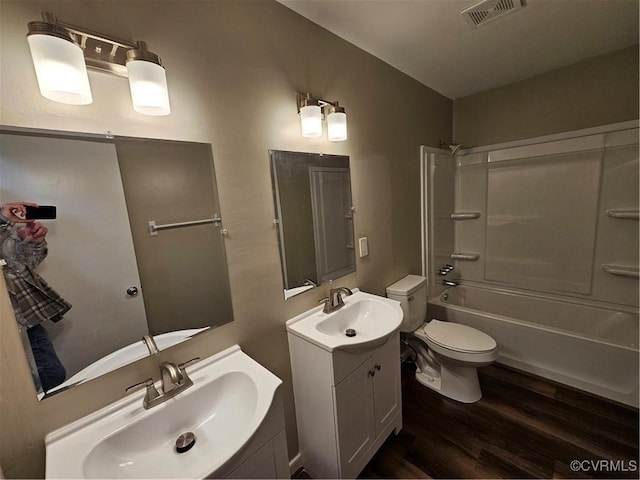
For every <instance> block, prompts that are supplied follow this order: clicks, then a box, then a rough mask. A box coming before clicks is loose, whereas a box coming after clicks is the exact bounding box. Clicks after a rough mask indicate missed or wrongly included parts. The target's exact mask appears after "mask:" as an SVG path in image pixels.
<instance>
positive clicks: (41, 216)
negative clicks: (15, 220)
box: [25, 205, 56, 220]
mask: <svg viewBox="0 0 640 480" xmlns="http://www.w3.org/2000/svg"><path fill="white" fill-rule="evenodd" d="M25 209H26V210H27V214H26V216H25V219H27V220H53V219H54V218H56V207H55V206H53V205H40V206H39V207H32V206H30V205H25Z"/></svg>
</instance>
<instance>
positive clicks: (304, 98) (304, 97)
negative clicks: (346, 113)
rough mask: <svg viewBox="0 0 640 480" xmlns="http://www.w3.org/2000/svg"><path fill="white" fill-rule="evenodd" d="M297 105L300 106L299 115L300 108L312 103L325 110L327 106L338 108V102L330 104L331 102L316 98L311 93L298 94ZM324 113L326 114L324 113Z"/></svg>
mask: <svg viewBox="0 0 640 480" xmlns="http://www.w3.org/2000/svg"><path fill="white" fill-rule="evenodd" d="M296 103H297V106H298V113H300V108H302V107H304V106H305V105H309V104H310V103H314V104H317V105H319V106H320V107H322V108H323V110H324V107H327V106H332V107H337V106H339V105H338V102H337V101H335V102H330V101H329V100H324V99H323V98H315V97H313V96H312V95H311V94H310V93H300V92H296ZM323 113H324V112H323Z"/></svg>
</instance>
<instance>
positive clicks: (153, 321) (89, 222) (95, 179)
mask: <svg viewBox="0 0 640 480" xmlns="http://www.w3.org/2000/svg"><path fill="white" fill-rule="evenodd" d="M16 201H30V202H35V203H38V204H40V205H55V206H56V207H57V218H56V219H55V220H41V223H42V224H43V225H45V226H46V227H47V228H48V233H47V237H46V238H47V244H48V255H47V257H46V258H45V259H44V261H42V263H40V264H39V265H38V266H37V268H36V272H37V273H38V274H39V275H41V276H42V278H44V279H45V280H46V282H47V283H49V285H50V286H51V287H52V288H53V289H54V290H56V291H57V292H58V293H59V294H60V295H61V296H62V297H63V298H64V299H65V300H67V301H68V302H69V303H70V304H71V305H72V308H71V309H70V310H69V311H68V312H67V313H66V314H65V315H64V318H63V319H62V320H61V321H59V322H57V323H52V322H50V321H46V322H44V326H45V327H46V329H47V331H48V333H49V335H50V337H51V340H52V343H53V345H54V348H55V350H56V353H57V355H58V357H59V359H60V361H61V363H62V364H63V366H64V367H65V369H66V379H67V380H66V381H65V382H64V383H63V384H62V385H58V386H57V387H55V388H51V389H45V390H48V392H45V393H47V394H51V393H52V392H54V391H60V390H61V389H64V388H66V387H69V386H72V385H74V384H76V383H78V382H83V381H86V380H90V379H91V378H94V377H95V376H96V375H100V374H103V373H106V372H108V371H110V370H112V369H114V368H118V367H120V366H123V365H125V364H127V363H130V362H131V361H135V360H137V359H139V358H142V357H143V356H146V355H148V351H147V349H146V347H144V344H143V343H142V342H141V338H142V336H143V335H145V334H149V335H153V336H155V338H156V343H157V344H158V346H159V348H167V347H169V346H171V345H174V344H175V343H177V342H180V341H184V340H185V339H187V338H189V337H191V336H192V335H194V334H196V333H198V332H200V331H202V330H203V329H205V328H208V327H216V326H219V325H222V324H225V323H227V322H230V321H231V320H232V319H233V312H232V306H231V295H230V289H229V280H228V271H227V263H226V255H225V247H224V236H223V235H222V232H223V230H222V223H221V212H220V209H219V206H218V205H219V204H218V195H217V189H216V179H215V172H214V168H213V158H212V152H211V146H210V145H208V144H201V143H190V142H176V141H164V140H151V139H138V138H125V137H109V138H105V137H101V138H98V137H96V136H90V135H80V134H78V135H74V134H59V133H54V132H47V131H22V130H20V131H15V130H12V129H2V130H0V202H2V203H3V204H4V203H8V202H16ZM24 330H25V329H24V328H22V329H21V335H22V337H23V343H24V344H25V353H26V355H27V358H28V359H29V360H30V364H31V366H32V371H35V369H34V368H33V367H34V366H35V360H34V358H33V356H32V355H31V352H30V351H29V347H30V342H29V339H28V338H27V335H26V332H25V331H24ZM134 347H135V348H134ZM132 349H134V350H135V351H133V350H132ZM116 351H117V353H114V352H116ZM32 373H33V372H32ZM39 380H40V379H39V377H38V376H37V375H34V381H36V385H37V383H38V382H39Z"/></svg>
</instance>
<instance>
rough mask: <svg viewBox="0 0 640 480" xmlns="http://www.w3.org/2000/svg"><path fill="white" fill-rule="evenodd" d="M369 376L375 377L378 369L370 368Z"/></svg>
mask: <svg viewBox="0 0 640 480" xmlns="http://www.w3.org/2000/svg"><path fill="white" fill-rule="evenodd" d="M369 376H370V377H375V376H376V371H375V370H374V369H373V368H372V369H371V370H369Z"/></svg>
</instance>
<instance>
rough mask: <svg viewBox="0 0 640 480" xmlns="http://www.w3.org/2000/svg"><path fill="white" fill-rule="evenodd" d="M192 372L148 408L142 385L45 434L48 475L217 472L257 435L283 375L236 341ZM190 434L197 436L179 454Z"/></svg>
mask: <svg viewBox="0 0 640 480" xmlns="http://www.w3.org/2000/svg"><path fill="white" fill-rule="evenodd" d="M188 373H189V375H190V377H191V379H192V380H193V383H194V385H193V386H192V387H190V388H188V389H186V390H185V391H184V392H181V393H179V394H178V395H176V396H175V397H174V398H171V399H169V400H167V401H166V402H164V403H161V404H160V405H157V406H155V407H152V408H150V409H149V410H145V409H144V408H143V406H142V398H143V396H144V392H136V393H135V394H132V395H129V396H128V397H125V398H124V399H122V400H120V401H118V402H116V403H114V404H112V405H110V406H108V407H105V408H104V409H102V410H99V411H97V412H95V413H93V414H91V415H88V416H87V417H84V418H82V419H80V420H78V421H76V422H74V423H72V424H70V425H67V426H66V427H63V428H61V429H59V430H57V431H55V432H52V433H50V434H49V435H47V437H46V439H45V443H46V447H47V458H46V476H47V478H205V477H208V476H210V475H212V474H214V475H215V472H217V471H218V472H219V471H220V469H221V468H222V467H224V466H225V465H226V464H227V463H228V462H229V461H230V460H231V459H235V458H236V456H237V454H238V453H239V452H241V451H242V450H243V447H244V446H245V445H246V444H247V443H248V442H249V441H250V440H251V439H252V437H253V436H254V434H255V433H256V431H257V430H258V428H259V427H260V426H261V424H262V422H263V420H264V419H265V417H266V415H267V413H268V412H269V410H270V408H271V404H272V402H273V399H274V396H275V393H276V390H277V388H278V386H279V385H280V384H281V383H282V382H281V381H280V379H278V378H277V377H276V376H275V375H273V374H272V373H271V372H269V371H268V370H266V369H265V368H264V367H262V366H261V365H260V364H258V363H257V362H255V361H254V360H252V359H251V358H250V357H248V356H247V355H246V354H244V353H243V352H242V351H241V350H240V347H238V346H234V347H231V348H230V349H227V350H225V351H224V352H221V353H219V354H217V355H214V356H213V357H210V358H208V359H205V360H202V361H200V362H199V363H196V364H194V365H193V366H191V367H188ZM267 423H268V422H267ZM186 433H192V434H193V435H194V436H195V443H193V445H192V446H191V445H189V448H186V449H183V450H182V453H180V452H179V451H178V450H179V449H178V448H177V447H176V441H177V440H178V438H179V437H180V436H181V435H183V434H186ZM189 438H191V437H189Z"/></svg>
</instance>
